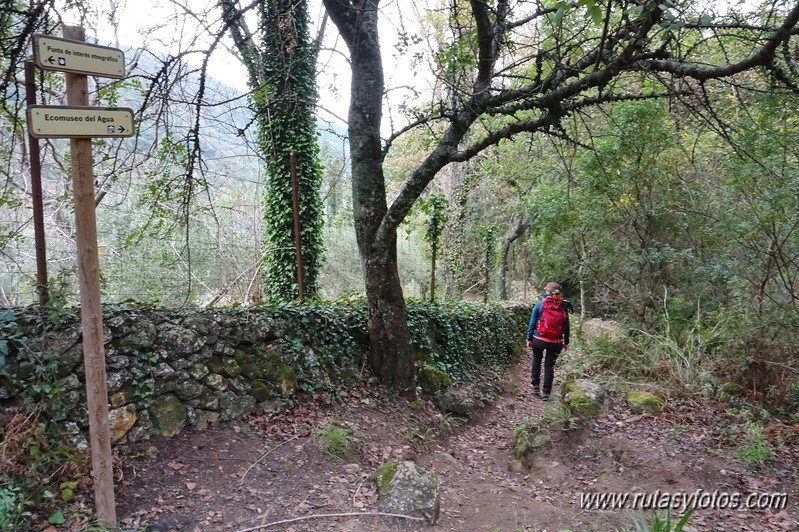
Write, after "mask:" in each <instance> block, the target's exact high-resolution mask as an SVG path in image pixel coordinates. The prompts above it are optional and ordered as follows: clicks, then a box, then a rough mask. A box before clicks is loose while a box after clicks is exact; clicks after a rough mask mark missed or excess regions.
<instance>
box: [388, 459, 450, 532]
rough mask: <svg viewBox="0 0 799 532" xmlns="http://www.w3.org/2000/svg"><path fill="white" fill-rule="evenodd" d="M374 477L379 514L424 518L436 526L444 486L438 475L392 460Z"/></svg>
mask: <svg viewBox="0 0 799 532" xmlns="http://www.w3.org/2000/svg"><path fill="white" fill-rule="evenodd" d="M372 478H373V479H374V480H375V482H376V483H377V495H378V500H377V505H378V508H379V509H380V511H382V512H387V513H394V514H400V515H408V516H412V517H422V518H424V519H426V520H427V522H428V523H430V524H431V525H432V524H435V523H436V521H438V515H439V511H440V507H441V487H440V483H439V481H438V477H437V476H436V475H435V473H431V472H427V471H425V470H423V469H422V468H420V467H419V466H417V465H416V464H415V463H413V462H408V461H404V462H397V461H395V460H391V461H390V462H388V463H387V464H386V465H384V466H383V467H381V468H380V469H378V470H377V471H376V472H375V473H374V475H372Z"/></svg>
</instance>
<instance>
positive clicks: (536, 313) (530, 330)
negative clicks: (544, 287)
mask: <svg viewBox="0 0 799 532" xmlns="http://www.w3.org/2000/svg"><path fill="white" fill-rule="evenodd" d="M547 297H550V295H549V294H547V295H545V296H544V298H547ZM544 298H542V299H539V300H538V302H537V303H536V304H535V306H534V307H533V313H532V315H531V316H530V324H529V325H528V326H527V340H530V341H532V340H533V336H538V331H536V330H535V326H536V325H537V324H538V320H539V319H541V307H542V306H543V304H544ZM563 343H564V344H565V345H569V313H568V312H567V313H566V320H565V321H564V322H563Z"/></svg>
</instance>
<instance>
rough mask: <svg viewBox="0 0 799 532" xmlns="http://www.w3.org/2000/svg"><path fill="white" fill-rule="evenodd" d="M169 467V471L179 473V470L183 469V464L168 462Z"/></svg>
mask: <svg viewBox="0 0 799 532" xmlns="http://www.w3.org/2000/svg"><path fill="white" fill-rule="evenodd" d="M169 467H170V468H171V469H174V470H175V471H180V470H181V469H183V464H181V463H180V462H169Z"/></svg>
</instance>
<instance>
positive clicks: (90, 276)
mask: <svg viewBox="0 0 799 532" xmlns="http://www.w3.org/2000/svg"><path fill="white" fill-rule="evenodd" d="M64 37H65V38H64V39H59V38H56V37H50V36H45V35H37V36H34V46H33V56H34V61H35V63H36V65H37V66H38V67H39V68H42V69H44V70H57V71H63V72H66V86H67V104H68V106H67V107H45V106H36V105H34V106H30V107H29V108H28V113H27V114H28V132H29V134H30V135H31V136H33V137H36V138H69V139H70V151H71V155H72V183H73V189H74V190H73V193H74V195H75V227H76V232H77V251H78V275H79V278H80V313H81V326H82V331H83V363H84V367H85V370H86V399H87V403H88V405H87V406H88V409H89V439H90V442H91V453H92V475H93V477H94V498H95V511H96V513H97V518H98V519H99V520H100V522H101V523H103V524H104V525H106V526H107V527H110V528H113V527H116V521H117V519H116V506H115V502H114V476H113V461H112V456H111V434H110V426H109V420H108V385H107V380H106V379H107V377H106V371H105V353H104V351H103V313H102V307H101V306H100V265H99V258H98V254H97V218H96V213H95V206H94V169H93V167H92V142H91V138H93V137H129V136H132V135H133V127H134V126H133V112H132V111H131V110H130V109H117V108H97V107H89V83H88V78H87V75H96V76H103V77H111V78H123V77H124V76H125V59H124V55H123V54H122V51H121V50H116V49H114V48H108V47H105V46H96V45H91V44H87V43H85V42H83V41H85V38H86V37H85V32H84V30H83V28H81V27H77V26H64Z"/></svg>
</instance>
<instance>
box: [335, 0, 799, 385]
mask: <svg viewBox="0 0 799 532" xmlns="http://www.w3.org/2000/svg"><path fill="white" fill-rule="evenodd" d="M323 2H324V5H325V8H326V9H327V11H328V13H329V15H330V19H331V20H332V21H333V23H334V24H335V26H336V27H337V28H338V31H339V33H340V34H341V36H342V38H343V40H344V42H345V43H346V45H347V47H348V49H349V54H350V65H351V70H352V72H351V73H352V80H351V100H350V109H349V137H350V146H351V151H352V181H353V210H354V215H355V225H356V234H357V238H358V246H359V250H360V254H361V261H362V263H363V265H364V272H365V277H366V290H367V300H368V304H369V334H370V342H371V350H372V352H371V353H370V362H371V365H372V368H373V370H374V372H375V374H376V375H377V376H378V377H379V378H381V380H383V381H384V382H385V383H387V384H393V385H396V386H398V387H399V388H402V389H410V388H412V385H413V372H412V363H411V355H410V345H409V338H410V336H409V332H408V329H407V324H406V323H407V322H406V312H405V306H404V301H403V299H402V290H401V287H400V285H399V277H398V274H397V261H396V234H397V228H398V227H399V224H400V223H401V222H402V221H403V220H404V219H405V217H406V216H407V215H408V213H409V211H410V209H411V207H412V206H413V204H414V202H415V201H416V200H417V199H418V198H419V197H420V196H421V194H422V193H423V192H424V190H425V189H426V187H427V186H428V184H430V182H431V181H432V180H433V179H434V178H435V177H436V175H437V173H438V172H439V171H440V170H441V169H442V168H444V167H445V166H446V165H448V164H450V163H452V162H457V161H465V160H468V159H470V158H471V157H474V156H476V155H477V154H479V153H480V152H482V151H483V150H485V149H488V148H490V147H492V146H494V145H497V144H498V143H500V142H502V141H503V140H505V139H510V138H512V137H514V136H515V135H519V134H536V133H542V134H547V133H551V134H556V135H557V134H560V132H561V130H560V122H561V120H563V119H564V118H566V117H568V116H569V115H571V114H573V113H575V112H577V111H579V110H581V109H583V108H585V107H589V106H598V105H602V104H603V103H607V102H613V101H619V100H625V99H637V98H650V97H651V98H675V99H676V98H683V99H691V100H692V101H693V102H694V105H693V106H692V107H694V108H695V106H696V102H698V103H699V104H701V106H702V107H703V108H707V107H710V106H712V103H711V101H710V100H709V99H708V98H707V95H706V93H705V92H704V91H703V88H704V87H705V86H706V85H707V84H710V83H715V82H719V83H724V82H729V83H732V82H736V83H740V82H741V79H739V78H743V79H744V80H745V81H746V83H751V84H759V85H762V86H763V87H765V88H766V89H767V90H779V89H780V88H786V89H788V90H795V89H794V87H795V82H791V80H790V78H791V75H792V74H795V72H796V57H795V56H793V55H791V52H790V51H791V50H792V49H793V48H792V47H795V46H796V36H797V21H799V2H796V1H790V2H788V1H782V2H774V3H772V4H771V6H770V9H769V10H767V11H765V12H759V13H757V12H752V13H749V14H748V16H745V15H746V14H738V15H731V16H729V17H728V18H725V19H724V20H714V19H713V17H712V16H709V15H708V14H707V13H704V12H703V11H702V9H703V8H702V5H701V3H700V2H697V3H689V2H675V1H671V2H660V1H644V2H636V1H625V0H622V1H613V0H610V1H609V2H597V1H588V2H585V3H584V6H583V7H585V9H583V8H579V7H576V6H574V5H573V4H570V3H567V2H560V3H554V2H553V7H548V8H542V7H541V5H540V3H537V2H526V1H516V2H512V1H510V0H497V1H496V2H488V1H485V0H469V1H468V2H452V3H450V4H449V5H450V8H451V9H453V10H457V13H455V12H453V13H450V18H449V24H450V28H451V29H453V31H452V35H451V37H452V39H451V40H450V41H448V42H442V43H440V44H439V46H440V47H441V50H440V51H441V52H446V54H445V53H441V54H440V57H441V59H440V62H441V64H440V65H439V67H440V68H439V71H437V72H434V74H435V76H436V77H437V80H438V82H439V84H440V86H441V87H442V90H441V91H439V94H437V95H436V96H435V97H434V99H433V101H431V102H430V103H429V106H428V111H426V112H424V113H421V112H419V113H416V114H414V115H412V116H410V117H409V122H411V123H415V124H416V125H417V127H426V128H428V129H429V130H430V131H434V132H435V133H436V135H437V136H436V137H435V142H433V144H432V148H431V149H430V151H429V153H428V154H427V155H426V156H425V157H424V158H423V159H422V161H421V163H420V164H419V165H418V166H417V167H416V168H415V170H414V171H413V172H412V173H411V174H410V176H409V177H408V179H407V180H406V181H405V183H404V184H403V186H402V188H401V189H400V191H399V193H398V194H397V196H396V198H395V199H394V201H393V202H392V203H391V204H390V205H389V203H388V200H387V195H386V189H385V184H384V171H383V162H384V159H385V155H386V153H385V152H384V150H383V146H382V144H381V142H382V141H381V137H380V131H381V127H382V109H383V106H384V103H385V102H384V98H385V95H386V90H385V89H386V87H385V81H384V69H383V63H382V59H381V55H380V41H379V38H378V20H379V18H380V16H381V13H380V2H379V0H323ZM514 17H516V18H515V19H514ZM592 18H593V19H594V20H593V21H592V20H591V19H592ZM455 29H457V30H459V31H455ZM716 39H722V40H724V42H725V43H726V45H727V46H726V49H727V50H728V53H727V54H725V57H724V60H723V61H717V62H716V63H714V64H709V63H708V62H707V57H706V56H704V55H703V52H704V53H707V46H706V45H708V43H709V42H710V41H714V40H716ZM793 77H795V75H794V76H793ZM436 98H437V99H436ZM710 116H713V115H712V114H711V115H710ZM421 117H423V118H421ZM413 129H414V128H408V131H412V130H413ZM391 139H392V141H394V140H396V138H395V137H391Z"/></svg>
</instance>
